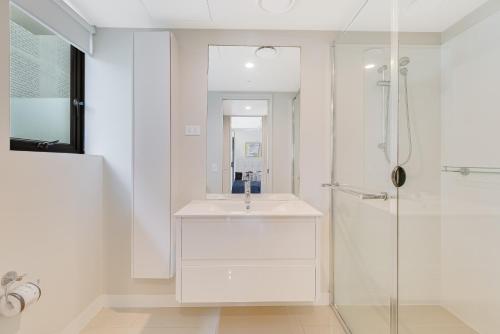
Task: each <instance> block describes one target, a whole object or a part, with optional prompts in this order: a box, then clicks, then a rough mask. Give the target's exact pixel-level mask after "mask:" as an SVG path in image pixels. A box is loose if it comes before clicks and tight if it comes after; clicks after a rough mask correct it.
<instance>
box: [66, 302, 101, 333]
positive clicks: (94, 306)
mask: <svg viewBox="0 0 500 334" xmlns="http://www.w3.org/2000/svg"><path fill="white" fill-rule="evenodd" d="M107 304H108V303H107V298H106V296H105V295H101V296H99V297H97V298H96V299H95V300H94V301H93V302H92V303H91V304H90V305H89V306H87V308H86V309H85V310H83V312H82V313H80V314H79V315H78V316H77V317H76V318H75V319H73V321H71V322H70V323H69V324H68V326H66V328H64V329H63V330H62V331H61V334H80V332H81V331H82V330H83V329H84V328H85V327H86V326H87V324H88V323H89V322H90V321H91V320H92V319H93V318H94V317H95V316H96V315H97V313H99V312H100V311H101V310H102V309H103V308H105V307H107Z"/></svg>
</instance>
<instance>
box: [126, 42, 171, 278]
mask: <svg viewBox="0 0 500 334" xmlns="http://www.w3.org/2000/svg"><path fill="white" fill-rule="evenodd" d="M133 133H134V135H133V141H134V157H133V177H134V180H133V186H134V200H133V202H134V206H133V210H134V223H133V233H132V237H133V249H132V252H133V254H132V257H133V261H132V276H133V277H134V278H168V277H170V244H171V242H170V33H169V32H136V33H134V131H133Z"/></svg>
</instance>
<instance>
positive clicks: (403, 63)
mask: <svg viewBox="0 0 500 334" xmlns="http://www.w3.org/2000/svg"><path fill="white" fill-rule="evenodd" d="M409 63H410V58H408V57H402V58H400V59H399V66H401V67H403V66H406V65H408V64H409Z"/></svg>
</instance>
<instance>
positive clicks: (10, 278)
mask: <svg viewBox="0 0 500 334" xmlns="http://www.w3.org/2000/svg"><path fill="white" fill-rule="evenodd" d="M26 275H27V274H22V275H19V274H18V273H17V271H13V270H12V271H9V272H7V273H5V274H4V275H3V276H2V279H1V280H0V286H1V287H2V289H3V296H4V298H5V300H7V296H8V295H9V292H10V288H11V287H12V286H13V285H14V284H15V283H16V282H21V281H22V280H23V279H24V278H25V277H26Z"/></svg>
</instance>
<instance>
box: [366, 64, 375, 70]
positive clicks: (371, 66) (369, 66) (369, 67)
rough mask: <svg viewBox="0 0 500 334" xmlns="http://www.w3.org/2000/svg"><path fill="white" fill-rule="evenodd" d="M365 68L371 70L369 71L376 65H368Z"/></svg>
mask: <svg viewBox="0 0 500 334" xmlns="http://www.w3.org/2000/svg"><path fill="white" fill-rule="evenodd" d="M365 68H366V69H367V70H369V69H371V68H375V64H367V65H365Z"/></svg>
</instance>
